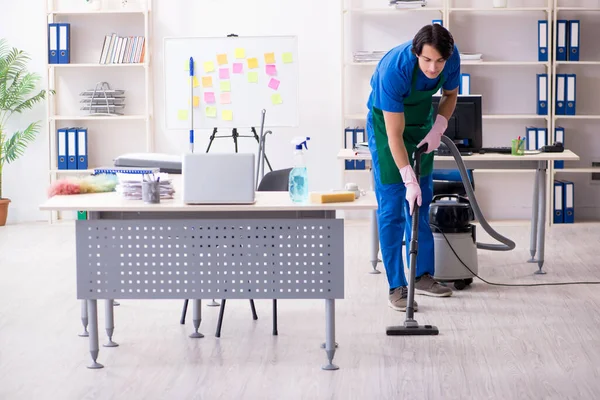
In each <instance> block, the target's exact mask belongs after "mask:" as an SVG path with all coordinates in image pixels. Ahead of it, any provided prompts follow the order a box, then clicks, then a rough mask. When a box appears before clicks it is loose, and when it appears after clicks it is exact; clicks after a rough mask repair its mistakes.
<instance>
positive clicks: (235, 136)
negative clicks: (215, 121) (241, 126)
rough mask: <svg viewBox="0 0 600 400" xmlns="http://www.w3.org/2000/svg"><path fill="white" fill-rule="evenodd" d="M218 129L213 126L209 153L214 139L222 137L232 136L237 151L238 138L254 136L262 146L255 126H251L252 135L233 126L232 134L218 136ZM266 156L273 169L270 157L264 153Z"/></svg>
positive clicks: (207, 149)
mask: <svg viewBox="0 0 600 400" xmlns="http://www.w3.org/2000/svg"><path fill="white" fill-rule="evenodd" d="M218 129H219V128H213V132H212V134H211V135H210V141H209V142H208V147H207V148H206V152H207V153H208V152H209V151H210V147H211V146H212V143H213V140H215V139H220V138H232V139H233V144H234V146H235V152H236V153H237V152H238V138H252V137H253V138H254V139H255V140H256V143H258V145H259V146H260V139H259V138H258V133H257V132H256V128H254V127H251V128H250V132H252V135H240V134H239V132H238V129H237V128H233V129H232V130H231V135H221V136H217V131H218ZM264 158H265V161H266V162H267V165H268V166H269V170H270V171H273V168H272V167H271V163H270V162H269V159H268V158H267V155H266V154H264Z"/></svg>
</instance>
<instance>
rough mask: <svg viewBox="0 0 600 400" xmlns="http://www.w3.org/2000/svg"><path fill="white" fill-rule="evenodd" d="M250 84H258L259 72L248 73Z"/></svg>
mask: <svg viewBox="0 0 600 400" xmlns="http://www.w3.org/2000/svg"><path fill="white" fill-rule="evenodd" d="M248 82H250V83H257V82H258V72H254V71H251V72H248Z"/></svg>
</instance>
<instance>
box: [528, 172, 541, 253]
mask: <svg viewBox="0 0 600 400" xmlns="http://www.w3.org/2000/svg"><path fill="white" fill-rule="evenodd" d="M539 202H540V169H539V168H538V169H536V170H535V182H534V183H533V202H532V205H531V235H530V238H529V253H530V254H531V259H530V260H529V261H527V262H530V263H535V262H537V260H536V259H535V252H536V249H537V228H538V226H537V224H538V206H539Z"/></svg>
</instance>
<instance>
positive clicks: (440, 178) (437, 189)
mask: <svg viewBox="0 0 600 400" xmlns="http://www.w3.org/2000/svg"><path fill="white" fill-rule="evenodd" d="M467 176H468V177H469V180H470V181H471V186H472V187H473V190H475V180H474V177H473V170H472V169H468V170H467ZM433 194H434V195H437V194H457V195H461V196H464V195H466V194H467V191H466V190H465V188H464V185H463V183H462V178H461V177H460V172H459V171H458V169H434V170H433Z"/></svg>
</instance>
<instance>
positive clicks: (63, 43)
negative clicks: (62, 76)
mask: <svg viewBox="0 0 600 400" xmlns="http://www.w3.org/2000/svg"><path fill="white" fill-rule="evenodd" d="M57 25H58V38H59V39H58V63H59V64H69V63H70V62H71V24H65V23H62V24H57Z"/></svg>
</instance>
